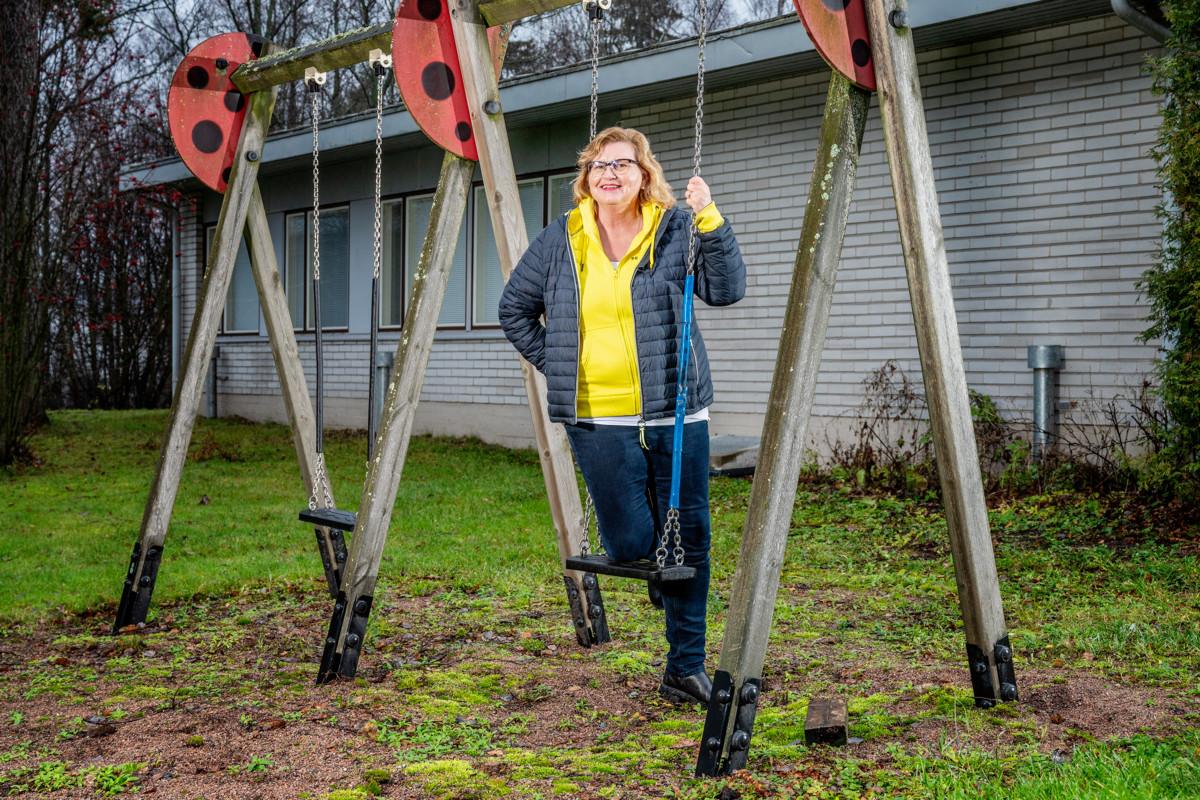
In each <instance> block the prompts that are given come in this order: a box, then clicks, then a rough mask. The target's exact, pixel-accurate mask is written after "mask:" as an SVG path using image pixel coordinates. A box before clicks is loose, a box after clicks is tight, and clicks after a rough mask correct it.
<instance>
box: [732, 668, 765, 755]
mask: <svg viewBox="0 0 1200 800" xmlns="http://www.w3.org/2000/svg"><path fill="white" fill-rule="evenodd" d="M761 689H762V680H761V679H759V678H747V679H746V680H745V681H743V682H742V688H741V689H739V690H738V695H737V699H738V707H737V718H736V719H734V721H733V735H732V736H730V737H729V757H728V759H727V760H726V762H725V770H724V771H725V774H726V775H728V774H730V773H733V772H737V771H738V770H739V769H743V768H744V767H745V766H746V758H747V757H748V756H749V755H750V734H751V732H752V731H753V730H754V717H755V715H757V714H758V697H759V694H760V693H761Z"/></svg>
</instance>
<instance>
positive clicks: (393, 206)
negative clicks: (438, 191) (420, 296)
mask: <svg viewBox="0 0 1200 800" xmlns="http://www.w3.org/2000/svg"><path fill="white" fill-rule="evenodd" d="M382 238H383V254H382V257H383V266H382V267H380V271H379V325H380V326H381V327H384V328H398V327H400V326H401V325H403V324H404V304H405V291H404V289H405V285H404V284H405V281H404V210H403V208H402V204H401V201H399V200H391V201H389V202H387V203H384V205H383V232H382ZM372 244H374V243H372ZM372 268H374V265H373V264H372Z"/></svg>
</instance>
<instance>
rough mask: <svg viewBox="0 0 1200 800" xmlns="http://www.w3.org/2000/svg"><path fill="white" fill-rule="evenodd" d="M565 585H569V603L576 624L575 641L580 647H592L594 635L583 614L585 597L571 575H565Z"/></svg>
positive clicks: (572, 619)
mask: <svg viewBox="0 0 1200 800" xmlns="http://www.w3.org/2000/svg"><path fill="white" fill-rule="evenodd" d="M563 583H565V584H566V585H567V603H568V604H570V606H571V622H573V623H574V624H575V641H576V642H578V643H579V646H580V647H591V646H592V634H591V631H590V630H589V629H588V621H587V616H586V615H585V614H584V612H583V595H582V594H581V593H580V591H579V584H577V583H575V579H574V578H572V577H571V576H570V575H563Z"/></svg>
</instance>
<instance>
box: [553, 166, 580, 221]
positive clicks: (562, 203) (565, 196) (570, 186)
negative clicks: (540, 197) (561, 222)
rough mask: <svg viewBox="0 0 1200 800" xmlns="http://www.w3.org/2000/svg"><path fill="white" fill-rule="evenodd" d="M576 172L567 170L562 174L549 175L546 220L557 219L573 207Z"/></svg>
mask: <svg viewBox="0 0 1200 800" xmlns="http://www.w3.org/2000/svg"><path fill="white" fill-rule="evenodd" d="M577 174H578V173H575V172H567V173H564V174H562V175H551V176H550V178H549V180H548V182H549V184H550V185H549V187H547V192H546V194H547V195H548V198H547V199H548V200H549V202H548V203H547V204H546V206H547V212H546V221H547V222H550V221H551V220H555V219H558V218H559V217H560V216H562V215H563V214H565V213H567V212H568V211H570V210H571V209H572V208H574V207H575V177H576V175H577Z"/></svg>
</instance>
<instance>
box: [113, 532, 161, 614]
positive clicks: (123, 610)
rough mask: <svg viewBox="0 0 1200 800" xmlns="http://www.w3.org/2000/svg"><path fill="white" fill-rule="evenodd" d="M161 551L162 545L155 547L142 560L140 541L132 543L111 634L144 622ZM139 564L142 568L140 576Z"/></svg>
mask: <svg viewBox="0 0 1200 800" xmlns="http://www.w3.org/2000/svg"><path fill="white" fill-rule="evenodd" d="M162 551H163V549H162V545H155V546H154V547H151V548H150V549H149V550H147V551H146V558H145V560H142V543H141V540H138V541H137V542H135V543H134V545H133V555H131V556H130V557H129V571H128V572H126V573H125V586H124V588H123V589H122V590H121V603H120V605H118V606H117V618H116V621H115V622H113V633H120V631H121V629H122V628H124V627H127V626H129V625H138V624H141V623H143V622H145V621H146V614H147V612H148V611H149V610H150V598H151V596H153V594H154V584H155V582H156V581H157V580H158V567H159V564H161V563H162ZM139 563H140V564H141V567H142V570H141V574H140V575H139V573H138V564H139Z"/></svg>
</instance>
